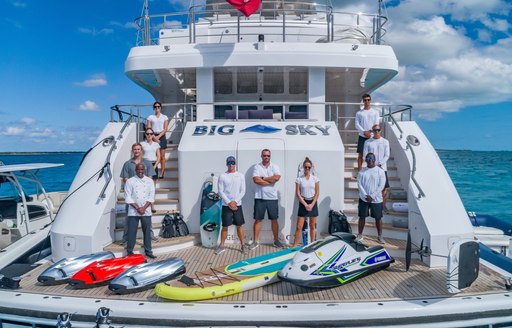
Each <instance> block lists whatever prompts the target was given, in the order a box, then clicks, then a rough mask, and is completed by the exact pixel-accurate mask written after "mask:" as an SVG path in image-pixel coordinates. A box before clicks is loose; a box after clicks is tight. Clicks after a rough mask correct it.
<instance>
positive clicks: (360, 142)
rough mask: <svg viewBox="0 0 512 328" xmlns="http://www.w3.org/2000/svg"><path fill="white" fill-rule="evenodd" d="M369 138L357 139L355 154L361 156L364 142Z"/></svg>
mask: <svg viewBox="0 0 512 328" xmlns="http://www.w3.org/2000/svg"><path fill="white" fill-rule="evenodd" d="M368 139H369V138H365V137H361V136H359V139H357V153H358V154H363V151H364V142H365V141H366V140H368Z"/></svg>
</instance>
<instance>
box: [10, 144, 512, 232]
mask: <svg viewBox="0 0 512 328" xmlns="http://www.w3.org/2000/svg"><path fill="white" fill-rule="evenodd" d="M438 154H439V157H440V158H441V160H442V161H443V163H444V165H445V166H446V169H447V171H448V173H449V174H450V176H451V178H452V180H453V182H454V184H455V187H456V188H457V190H458V192H459V195H460V197H461V199H462V202H463V203H464V206H465V207H466V209H467V210H468V211H475V212H477V213H480V214H489V215H493V216H496V217H498V218H501V219H503V220H505V221H507V222H511V223H512V210H511V207H510V204H511V197H510V194H509V193H510V190H512V168H511V167H512V152H510V151H508V152H494V151H488V152H486V151H468V150H439V151H438ZM82 156H83V153H44V154H15V155H11V154H9V155H6V154H0V161H3V162H4V163H5V164H19V163H34V162H48V163H63V164H65V165H64V167H59V168H52V169H45V170H41V172H40V173H39V178H40V179H41V181H42V183H43V185H44V186H45V188H46V190H47V191H59V190H67V189H68V188H69V186H70V185H71V182H72V181H73V177H74V176H75V173H76V171H77V170H78V166H79V165H80V160H81V159H82ZM28 192H29V193H31V192H34V190H30V189H29V190H28Z"/></svg>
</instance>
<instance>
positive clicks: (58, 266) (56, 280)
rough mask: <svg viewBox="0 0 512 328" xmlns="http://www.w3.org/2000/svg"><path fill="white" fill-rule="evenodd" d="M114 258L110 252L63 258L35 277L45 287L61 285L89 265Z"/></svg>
mask: <svg viewBox="0 0 512 328" xmlns="http://www.w3.org/2000/svg"><path fill="white" fill-rule="evenodd" d="M114 257H115V256H114V254H113V253H112V252H98V253H93V254H87V255H82V256H77V257H70V258H64V259H62V260H60V261H58V262H56V263H55V264H53V265H51V266H50V267H48V268H47V269H46V270H44V271H43V273H41V274H40V275H39V277H37V281H39V282H40V283H41V284H43V285H46V286H49V285H57V284H63V283H66V282H68V280H69V278H71V277H72V276H73V275H74V274H75V273H77V272H78V271H79V270H81V269H83V268H85V267H86V266H88V265H89V264H91V263H93V262H96V261H102V260H106V259H111V258H114Z"/></svg>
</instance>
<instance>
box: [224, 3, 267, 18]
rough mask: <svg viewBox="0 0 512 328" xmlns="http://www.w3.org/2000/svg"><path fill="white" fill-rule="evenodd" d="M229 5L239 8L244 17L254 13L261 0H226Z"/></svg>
mask: <svg viewBox="0 0 512 328" xmlns="http://www.w3.org/2000/svg"><path fill="white" fill-rule="evenodd" d="M226 1H227V2H228V3H229V4H230V5H232V6H233V7H235V8H236V9H238V10H240V11H241V12H242V14H244V15H245V16H246V17H249V16H251V15H252V14H254V12H255V11H256V10H258V9H259V8H260V2H261V0H226Z"/></svg>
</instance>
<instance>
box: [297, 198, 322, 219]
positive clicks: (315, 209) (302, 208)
mask: <svg viewBox="0 0 512 328" xmlns="http://www.w3.org/2000/svg"><path fill="white" fill-rule="evenodd" d="M304 201H305V202H306V204H311V203H312V202H313V200H312V199H304ZM297 216H300V217H306V216H307V217H308V218H312V217H316V216H318V203H315V206H313V208H312V209H311V211H310V212H308V211H306V207H305V206H304V205H302V203H301V202H299V212H298V213H297Z"/></svg>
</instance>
